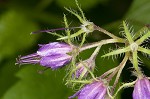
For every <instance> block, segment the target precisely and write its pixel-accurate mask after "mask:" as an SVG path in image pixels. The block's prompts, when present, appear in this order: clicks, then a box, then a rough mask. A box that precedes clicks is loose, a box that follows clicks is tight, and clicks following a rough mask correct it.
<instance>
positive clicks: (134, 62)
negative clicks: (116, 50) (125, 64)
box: [132, 51, 142, 76]
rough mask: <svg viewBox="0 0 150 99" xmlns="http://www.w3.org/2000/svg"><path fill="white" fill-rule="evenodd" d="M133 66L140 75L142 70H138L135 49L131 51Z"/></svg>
mask: <svg viewBox="0 0 150 99" xmlns="http://www.w3.org/2000/svg"><path fill="white" fill-rule="evenodd" d="M132 53H133V67H134V68H135V70H136V71H137V74H138V75H139V76H140V75H142V72H141V71H140V69H139V67H138V56H137V51H133V52H132Z"/></svg>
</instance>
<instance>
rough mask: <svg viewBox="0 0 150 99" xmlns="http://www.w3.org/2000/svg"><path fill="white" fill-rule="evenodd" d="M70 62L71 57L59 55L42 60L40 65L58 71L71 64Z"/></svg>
mask: <svg viewBox="0 0 150 99" xmlns="http://www.w3.org/2000/svg"><path fill="white" fill-rule="evenodd" d="M70 60H71V56H69V55H66V54H58V55H52V56H46V57H43V58H41V60H40V64H41V65H42V66H46V67H51V68H52V69H57V68H60V67H62V66H64V65H66V64H67V63H69V62H70Z"/></svg>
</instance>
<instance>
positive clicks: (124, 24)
mask: <svg viewBox="0 0 150 99" xmlns="http://www.w3.org/2000/svg"><path fill="white" fill-rule="evenodd" d="M123 27H124V32H125V34H126V38H127V40H128V41H129V43H130V44H132V43H133V39H132V36H131V33H130V31H129V29H128V27H127V24H126V23H125V21H123Z"/></svg>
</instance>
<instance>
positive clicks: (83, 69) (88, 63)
mask: <svg viewBox="0 0 150 99" xmlns="http://www.w3.org/2000/svg"><path fill="white" fill-rule="evenodd" d="M94 67H95V61H94V60H92V59H90V58H89V59H87V60H84V61H81V62H79V63H77V65H76V68H77V70H76V71H75V73H74V74H73V77H74V75H76V76H75V77H76V78H82V77H86V76H87V74H88V72H89V71H88V70H90V71H93V70H94Z"/></svg>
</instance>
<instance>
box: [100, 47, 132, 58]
mask: <svg viewBox="0 0 150 99" xmlns="http://www.w3.org/2000/svg"><path fill="white" fill-rule="evenodd" d="M130 50H131V49H130V47H129V46H128V47H125V48H122V49H118V50H114V51H112V52H110V53H107V54H105V55H103V56H102V57H107V56H112V55H117V54H121V53H125V52H128V51H130Z"/></svg>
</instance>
